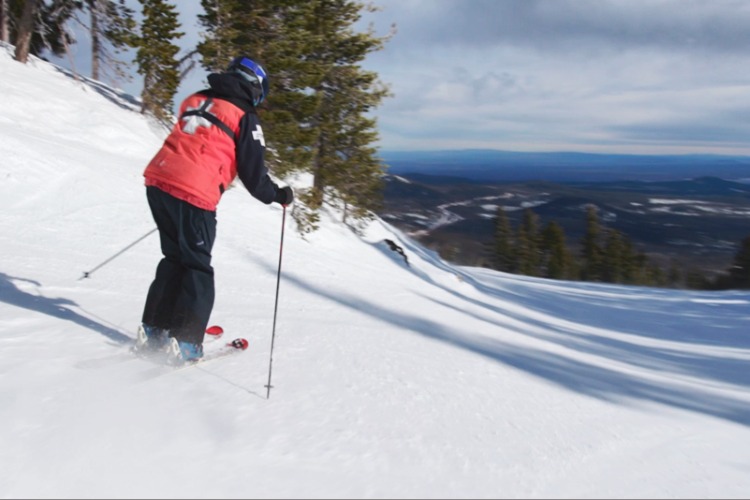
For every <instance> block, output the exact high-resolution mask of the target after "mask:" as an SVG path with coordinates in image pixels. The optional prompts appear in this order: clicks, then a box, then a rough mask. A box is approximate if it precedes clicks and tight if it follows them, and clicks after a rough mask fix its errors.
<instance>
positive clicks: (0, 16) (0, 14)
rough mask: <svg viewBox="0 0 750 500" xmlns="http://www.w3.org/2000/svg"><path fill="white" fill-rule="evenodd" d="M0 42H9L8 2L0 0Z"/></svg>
mask: <svg viewBox="0 0 750 500" xmlns="http://www.w3.org/2000/svg"><path fill="white" fill-rule="evenodd" d="M0 1H1V2H2V3H0V41H3V42H5V43H9V42H10V33H9V31H8V0H0Z"/></svg>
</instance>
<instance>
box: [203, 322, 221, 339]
mask: <svg viewBox="0 0 750 500" xmlns="http://www.w3.org/2000/svg"><path fill="white" fill-rule="evenodd" d="M206 333H207V334H208V335H213V336H214V337H220V336H221V335H223V334H224V329H223V328H222V327H220V326H219V325H213V326H209V327H208V328H206Z"/></svg>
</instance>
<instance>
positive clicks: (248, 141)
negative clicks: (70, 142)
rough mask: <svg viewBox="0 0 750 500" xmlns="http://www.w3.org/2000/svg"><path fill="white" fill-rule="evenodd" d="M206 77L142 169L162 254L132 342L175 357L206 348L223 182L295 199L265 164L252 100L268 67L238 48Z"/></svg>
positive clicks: (264, 197)
mask: <svg viewBox="0 0 750 500" xmlns="http://www.w3.org/2000/svg"><path fill="white" fill-rule="evenodd" d="M208 83H209V88H208V89H206V90H202V91H200V92H197V93H195V94H192V95H191V96H189V97H188V98H187V99H185V100H184V101H183V102H182V104H181V106H180V114H179V117H178V120H177V123H176V124H175V126H174V127H173V129H172V132H171V133H170V135H169V136H168V137H167V139H166V140H165V141H164V144H163V145H162V147H161V149H160V150H159V151H158V152H157V153H156V155H155V156H154V157H153V159H152V160H151V162H150V163H149V164H148V166H147V167H146V170H145V172H144V174H143V175H144V177H145V184H146V196H147V198H148V204H149V207H150V209H151V213H152V215H153V217H154V221H155V222H156V226H157V228H158V229H159V237H160V241H161V251H162V254H163V258H162V260H161V261H160V262H159V264H158V266H157V268H156V277H155V279H154V281H153V282H152V283H151V286H150V288H149V290H148V296H147V298H146V304H145V307H144V310H143V317H142V323H141V325H140V326H139V328H138V334H137V337H136V342H135V346H134V350H135V352H137V353H143V352H147V351H154V350H162V349H166V351H167V352H168V356H169V359H170V361H171V362H173V363H185V362H193V361H197V360H199V359H200V358H201V357H202V356H203V336H204V332H205V329H206V326H207V325H208V320H209V316H210V315H211V310H212V308H213V304H214V295H215V292H214V271H213V268H212V267H211V250H212V248H213V244H214V238H215V236H216V206H217V205H218V203H219V200H220V198H221V196H222V194H223V193H224V190H225V189H226V188H227V187H229V185H230V184H231V183H232V181H234V179H235V178H236V177H239V178H240V180H241V181H242V183H243V184H244V186H245V188H246V189H247V190H248V191H249V192H250V194H251V195H252V196H253V197H255V198H256V199H258V200H259V201H261V202H263V203H265V204H270V203H272V202H276V203H279V204H281V205H288V204H290V203H292V201H293V200H294V194H293V192H292V189H291V188H290V187H288V186H286V187H283V188H282V187H279V186H278V185H276V184H275V183H274V182H273V181H272V180H271V178H270V177H269V175H268V170H267V169H266V166H265V164H264V150H265V140H264V138H263V130H262V129H261V126H260V121H259V119H258V115H257V112H256V108H257V106H258V105H260V103H261V102H263V99H264V98H265V97H266V96H267V95H268V91H269V84H268V75H267V74H266V71H265V70H264V69H263V67H261V66H260V65H259V64H258V63H256V62H254V61H253V60H251V59H249V58H247V57H242V56H241V57H237V58H235V59H234V60H233V61H232V62H231V64H230V65H229V66H228V68H227V69H226V71H224V72H221V73H212V74H210V75H209V76H208Z"/></svg>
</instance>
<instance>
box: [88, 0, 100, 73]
mask: <svg viewBox="0 0 750 500" xmlns="http://www.w3.org/2000/svg"><path fill="white" fill-rule="evenodd" d="M89 12H90V13H91V78H92V79H93V80H99V61H100V60H101V51H102V46H101V33H100V32H99V2H98V0H93V1H92V2H91V4H90V6H89Z"/></svg>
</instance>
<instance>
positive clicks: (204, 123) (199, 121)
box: [182, 101, 214, 135]
mask: <svg viewBox="0 0 750 500" xmlns="http://www.w3.org/2000/svg"><path fill="white" fill-rule="evenodd" d="M205 102H206V101H203V102H201V104H200V105H199V106H198V107H196V108H190V107H188V108H187V109H186V110H185V111H198V110H200V109H201V107H202V106H203V103H205ZM213 106H214V103H211V104H209V105H208V107H207V108H206V112H208V110H210V109H211V108H212V107H213ZM182 121H183V122H184V125H183V128H182V130H183V131H184V132H185V133H187V134H190V135H194V134H195V132H196V131H197V130H198V129H199V128H200V127H206V128H210V127H211V122H210V121H208V120H207V119H206V118H203V117H202V116H198V115H191V116H183V117H182Z"/></svg>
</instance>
